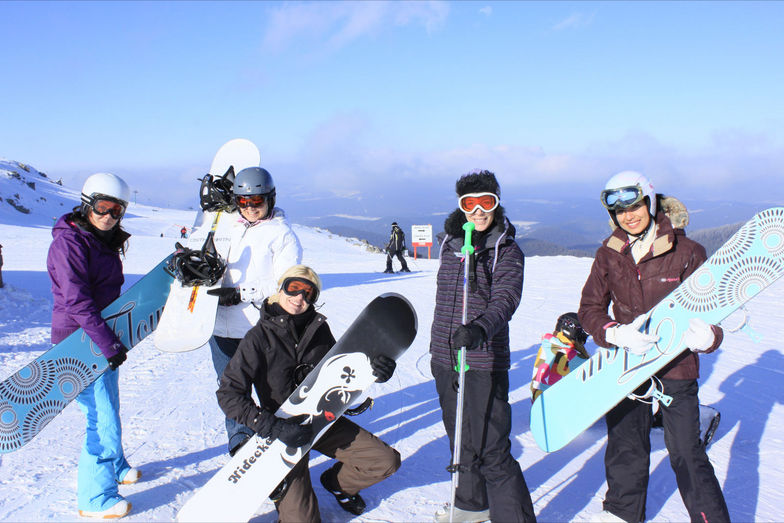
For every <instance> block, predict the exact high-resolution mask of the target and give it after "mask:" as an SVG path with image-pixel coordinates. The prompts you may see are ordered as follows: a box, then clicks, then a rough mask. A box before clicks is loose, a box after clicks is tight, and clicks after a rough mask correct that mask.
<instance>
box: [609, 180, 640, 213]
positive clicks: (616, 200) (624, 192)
mask: <svg viewBox="0 0 784 523" xmlns="http://www.w3.org/2000/svg"><path fill="white" fill-rule="evenodd" d="M643 198H645V195H644V194H643V193H642V187H640V186H639V185H631V186H629V187H620V188H618V189H605V190H603V191H602V195H601V200H602V205H604V207H605V208H606V209H607V210H608V211H616V210H618V209H627V208H629V207H632V206H634V205H637V204H638V203H640V202H641V201H642V199H643Z"/></svg>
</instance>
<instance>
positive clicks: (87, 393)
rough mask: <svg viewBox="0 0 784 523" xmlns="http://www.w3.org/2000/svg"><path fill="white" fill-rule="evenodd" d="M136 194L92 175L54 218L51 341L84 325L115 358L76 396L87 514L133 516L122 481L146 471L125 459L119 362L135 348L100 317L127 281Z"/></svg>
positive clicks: (110, 178)
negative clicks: (82, 419) (127, 218)
mask: <svg viewBox="0 0 784 523" xmlns="http://www.w3.org/2000/svg"><path fill="white" fill-rule="evenodd" d="M129 197H130V189H129V188H128V185H127V184H126V183H125V182H124V181H123V180H122V179H121V178H119V177H118V176H115V175H113V174H108V173H98V174H93V175H92V176H90V177H89V178H88V179H87V181H86V182H85V183H84V187H83V188H82V205H81V206H80V207H75V208H74V210H73V212H71V213H69V214H66V215H64V216H62V217H61V218H60V219H59V220H58V221H57V223H56V224H55V226H54V229H53V230H52V236H53V238H54V239H53V240H52V244H51V246H50V247H49V255H48V257H47V260H46V268H47V270H48V271H49V277H50V278H51V280H52V295H53V296H54V307H53V311H52V343H59V342H60V341H62V340H63V339H65V338H66V337H67V336H68V335H69V334H71V333H72V332H74V331H76V330H78V329H79V328H82V329H84V332H85V333H87V335H88V336H89V337H90V339H91V340H92V342H93V344H94V345H96V346H97V347H98V349H100V351H101V352H102V353H103V355H104V356H106V359H107V360H108V362H109V368H108V369H107V370H106V372H104V373H103V374H102V375H101V376H100V377H99V378H98V379H97V380H96V381H95V382H93V383H92V384H91V385H90V386H88V387H87V388H86V389H85V390H84V391H83V392H82V393H80V394H79V395H78V396H77V397H76V402H77V403H78V404H79V407H80V408H81V409H82V411H83V412H84V413H85V416H86V417H87V429H86V433H85V439H84V445H83V447H82V453H81V456H80V458H79V478H78V487H77V492H78V506H79V515H81V516H87V517H98V518H118V517H123V516H125V515H126V514H128V512H129V511H130V510H131V504H130V503H128V502H127V501H126V500H125V499H124V498H123V497H122V496H120V494H119V493H118V491H117V485H118V484H129V483H135V482H136V481H138V479H139V477H140V475H141V474H140V472H139V471H138V470H137V469H134V468H131V466H130V465H128V462H127V461H126V460H125V456H124V454H123V449H122V441H121V438H122V428H121V425H120V412H119V411H120V400H119V389H118V383H117V381H118V372H117V367H119V366H120V365H121V364H122V362H123V361H125V353H126V352H127V350H128V349H126V348H125V347H124V346H123V344H122V343H121V342H120V340H119V339H118V338H117V336H116V335H115V334H114V332H113V331H112V329H111V328H110V327H109V326H108V325H107V324H106V322H105V321H104V320H103V318H101V310H102V309H103V308H104V307H106V306H107V305H109V304H110V303H111V302H112V301H114V300H115V299H116V298H117V297H119V296H120V289H121V287H122V284H123V281H124V278H123V274H122V262H121V261H120V255H121V254H124V253H125V246H126V242H127V240H128V238H129V236H130V235H129V234H128V233H126V232H125V231H124V230H122V228H121V227H120V220H121V219H122V216H123V214H124V213H125V209H126V207H127V206H128V200H129Z"/></svg>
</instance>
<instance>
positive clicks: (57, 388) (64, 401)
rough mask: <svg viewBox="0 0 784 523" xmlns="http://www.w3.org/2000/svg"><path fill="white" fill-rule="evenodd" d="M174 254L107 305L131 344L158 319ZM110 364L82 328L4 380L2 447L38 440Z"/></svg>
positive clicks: (109, 317)
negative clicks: (36, 438)
mask: <svg viewBox="0 0 784 523" xmlns="http://www.w3.org/2000/svg"><path fill="white" fill-rule="evenodd" d="M168 261H169V257H167V258H166V259H165V260H163V261H162V262H161V263H159V264H158V265H157V266H156V267H155V268H154V269H153V270H151V271H150V272H148V273H147V274H146V275H145V276H143V277H142V278H141V279H140V280H139V281H137V282H136V283H135V284H133V285H132V286H131V287H130V288H129V289H128V290H127V291H125V292H124V293H123V294H122V295H121V296H120V297H119V298H117V299H116V300H114V301H113V302H112V303H110V304H109V305H107V306H106V308H104V309H103V310H102V311H101V315H102V316H103V317H104V319H105V320H106V322H107V323H108V325H109V326H110V327H111V328H112V330H113V331H114V332H115V334H117V336H118V337H119V338H120V341H122V343H123V345H125V346H126V347H128V348H129V349H130V348H132V347H134V346H135V345H137V344H138V343H139V342H140V341H142V340H143V339H144V338H146V337H147V336H148V335H149V334H150V333H151V332H152V331H153V330H155V327H156V326H157V325H158V320H159V319H160V317H161V311H162V310H163V305H164V304H165V303H166V296H168V294H169V287H170V286H171V282H172V280H173V279H174V278H173V277H172V276H171V274H169V272H168V271H166V263H167V262H168ZM107 368H108V362H107V361H106V358H105V357H104V356H103V354H102V353H101V351H100V349H98V347H97V346H96V345H95V344H93V342H92V340H90V338H89V337H88V336H87V335H86V334H85V332H84V331H83V330H82V329H79V330H77V331H76V332H74V333H73V334H71V335H70V336H68V337H67V338H65V339H64V340H63V341H61V342H60V343H58V344H57V345H55V346H54V347H52V348H51V349H49V350H48V351H46V352H45V353H43V354H41V355H40V356H39V357H37V358H36V359H34V360H33V361H31V362H30V363H28V364H27V365H26V366H25V367H23V368H21V369H20V370H19V371H18V372H16V373H15V374H13V375H12V376H9V377H8V378H6V379H4V380H3V381H2V382H0V453H6V452H13V451H14V450H16V449H18V448H20V447H21V446H22V445H25V444H26V443H27V442H29V441H30V440H32V439H33V438H34V437H35V435H36V434H38V433H39V432H40V431H41V429H43V428H44V427H45V426H46V425H47V424H48V423H49V422H50V421H51V420H52V419H54V417H55V416H57V415H58V414H59V413H60V412H62V410H63V409H64V408H65V407H66V406H67V405H68V404H69V403H70V402H71V400H73V399H74V398H75V397H76V396H77V395H78V394H79V393H80V392H82V391H83V390H84V389H85V388H86V387H87V386H88V385H90V384H91V383H92V382H93V381H95V379H96V378H97V377H98V376H100V375H101V374H102V373H103V372H104V371H105V370H106V369H107Z"/></svg>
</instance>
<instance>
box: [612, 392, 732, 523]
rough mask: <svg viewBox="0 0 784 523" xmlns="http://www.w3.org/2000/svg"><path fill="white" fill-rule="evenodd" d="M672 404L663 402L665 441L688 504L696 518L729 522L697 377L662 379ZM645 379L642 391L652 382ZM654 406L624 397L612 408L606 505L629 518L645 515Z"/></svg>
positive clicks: (714, 522)
mask: <svg viewBox="0 0 784 523" xmlns="http://www.w3.org/2000/svg"><path fill="white" fill-rule="evenodd" d="M662 385H663V388H664V393H665V394H667V395H669V396H672V403H671V404H670V406H669V407H665V406H664V405H660V408H661V409H662V423H663V427H664V443H665V445H666V446H667V452H668V453H669V455H670V465H671V466H672V470H673V471H674V472H675V480H676V482H677V483H678V490H679V491H680V493H681V498H682V499H683V503H684V505H686V510H687V511H688V512H689V517H690V518H691V521H693V522H700V523H704V522H706V521H707V522H710V523H719V522H728V521H729V520H730V515H729V512H728V511H727V504H726V503H725V501H724V495H723V494H722V492H721V486H720V485H719V482H718V480H717V479H716V475H715V474H714V472H713V466H712V465H711V463H710V460H709V459H708V455H707V454H706V453H705V448H704V447H703V446H702V444H701V443H700V406H699V399H698V397H697V390H698V385H697V380H662ZM648 386H649V385H648V383H644V384H643V386H642V387H640V389H638V391H636V392H637V393H638V394H641V393H644V392H645V390H647V388H648ZM652 418H653V415H652V413H651V406H650V405H649V404H647V403H643V402H640V401H633V400H630V399H625V400H623V401H622V402H621V403H619V404H618V405H616V406H615V407H614V408H613V409H612V410H611V411H610V412H608V413H607V416H606V421H607V451H606V452H605V455H604V467H605V471H606V474H607V486H608V488H607V494H606V495H605V498H604V509H605V510H607V511H608V512H612V513H613V514H615V515H616V516H618V517H619V518H621V519H623V520H625V521H628V522H630V523H631V522H638V521H645V503H646V498H647V494H648V474H649V469H650V462H651V456H650V454H651V438H650V435H651V434H650V433H651V422H652Z"/></svg>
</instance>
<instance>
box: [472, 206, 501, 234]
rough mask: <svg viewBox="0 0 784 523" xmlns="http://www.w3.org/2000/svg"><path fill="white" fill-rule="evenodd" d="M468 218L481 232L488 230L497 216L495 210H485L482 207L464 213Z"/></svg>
mask: <svg viewBox="0 0 784 523" xmlns="http://www.w3.org/2000/svg"><path fill="white" fill-rule="evenodd" d="M464 214H465V217H466V220H468V221H469V222H471V223H473V224H474V226H475V228H476V230H477V231H479V232H482V231H486V230H487V229H488V228H489V227H490V226H491V225H492V224H493V218H494V217H495V211H494V210H493V211H490V212H485V211H483V210H482V209H476V210H475V211H474V212H472V213H471V214H468V213H464Z"/></svg>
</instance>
